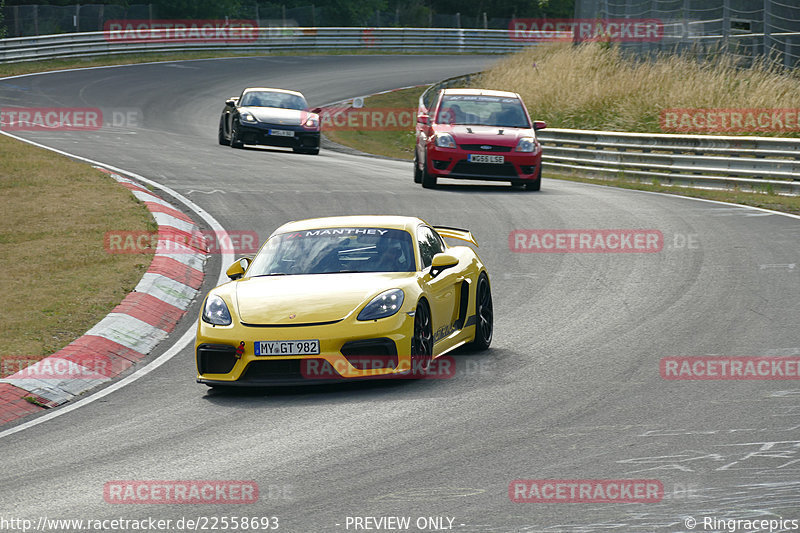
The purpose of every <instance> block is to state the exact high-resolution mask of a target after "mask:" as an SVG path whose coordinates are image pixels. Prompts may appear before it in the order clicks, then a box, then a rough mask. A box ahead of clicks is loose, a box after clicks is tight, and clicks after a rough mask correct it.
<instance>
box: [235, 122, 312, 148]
mask: <svg viewBox="0 0 800 533" xmlns="http://www.w3.org/2000/svg"><path fill="white" fill-rule="evenodd" d="M270 130H283V131H293V132H294V135H293V136H291V137H284V136H279V135H271V134H270ZM319 139H320V132H319V130H317V131H314V130H309V129H307V128H304V127H302V126H286V125H284V124H268V123H265V122H256V123H247V122H241V123H239V140H240V141H241V142H243V143H244V144H260V145H265V146H280V147H284V148H309V149H313V148H319Z"/></svg>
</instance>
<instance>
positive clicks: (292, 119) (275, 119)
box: [239, 106, 309, 126]
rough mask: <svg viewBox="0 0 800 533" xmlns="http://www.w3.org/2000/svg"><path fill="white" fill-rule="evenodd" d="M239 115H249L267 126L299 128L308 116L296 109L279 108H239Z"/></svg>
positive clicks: (305, 112)
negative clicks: (281, 125)
mask: <svg viewBox="0 0 800 533" xmlns="http://www.w3.org/2000/svg"><path fill="white" fill-rule="evenodd" d="M239 112H240V113H251V114H252V115H253V116H254V117H256V120H258V121H259V122H266V123H269V124H283V125H285V126H299V125H300V124H301V123H302V120H303V119H307V118H308V116H309V112H308V111H299V110H297V109H283V108H280V107H255V106H253V107H248V106H245V107H240V108H239Z"/></svg>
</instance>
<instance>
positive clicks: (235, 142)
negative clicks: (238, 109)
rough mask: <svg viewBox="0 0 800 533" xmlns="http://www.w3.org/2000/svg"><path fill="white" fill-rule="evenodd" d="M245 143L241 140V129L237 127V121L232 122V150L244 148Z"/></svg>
mask: <svg viewBox="0 0 800 533" xmlns="http://www.w3.org/2000/svg"><path fill="white" fill-rule="evenodd" d="M243 146H244V143H243V142H242V141H240V140H239V128H238V127H237V126H236V119H233V120H232V121H231V148H242V147H243Z"/></svg>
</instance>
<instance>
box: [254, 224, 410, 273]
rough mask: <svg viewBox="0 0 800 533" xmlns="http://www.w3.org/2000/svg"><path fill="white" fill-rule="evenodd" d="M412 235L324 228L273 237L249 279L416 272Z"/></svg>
mask: <svg viewBox="0 0 800 533" xmlns="http://www.w3.org/2000/svg"><path fill="white" fill-rule="evenodd" d="M415 269H416V266H415V261H414V247H413V245H412V241H411V235H410V234H409V233H408V232H406V231H402V230H397V229H386V228H321V229H314V230H303V231H298V232H292V233H281V234H279V235H274V236H272V237H271V238H270V239H269V240H268V241H267V242H266V243H265V244H264V246H263V247H262V248H261V251H260V252H259V253H258V255H257V256H256V257H255V259H254V260H253V264H252V265H251V266H250V268H249V269H248V271H247V275H248V276H277V275H293V274H331V273H336V272H413V271H414V270H415Z"/></svg>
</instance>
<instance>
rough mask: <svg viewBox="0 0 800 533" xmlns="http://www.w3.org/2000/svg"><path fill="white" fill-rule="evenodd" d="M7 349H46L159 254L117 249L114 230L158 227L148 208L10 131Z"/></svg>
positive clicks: (69, 337)
mask: <svg viewBox="0 0 800 533" xmlns="http://www.w3.org/2000/svg"><path fill="white" fill-rule="evenodd" d="M0 211H2V213H3V215H2V217H0V295H2V298H3V300H2V306H0V313H1V315H0V321H2V324H3V330H2V334H3V335H2V336H3V343H4V348H3V350H2V353H0V356H3V357H7V356H20V355H23V356H46V355H49V354H51V353H53V352H55V351H57V350H59V349H60V348H62V347H64V346H66V345H67V344H69V343H70V342H72V341H73V340H74V339H75V338H77V337H79V336H81V335H82V334H83V333H85V332H86V331H87V330H88V329H89V328H91V327H92V326H93V325H94V324H95V323H97V322H98V321H99V320H100V319H101V318H102V317H104V316H105V315H106V314H107V313H108V312H109V311H111V310H112V309H113V308H114V307H115V306H116V305H117V304H119V302H121V301H122V299H123V298H124V297H125V295H126V294H127V293H128V292H130V291H131V290H132V289H133V288H134V287H135V286H136V284H137V283H138V282H139V280H140V279H141V277H142V274H143V273H144V272H145V271H146V270H147V268H148V266H149V264H150V261H151V260H152V256H151V255H139V254H135V255H123V254H109V253H107V252H106V251H105V249H104V246H103V236H104V234H105V233H106V232H107V231H109V230H147V231H152V230H154V229H156V226H155V222H154V221H153V219H152V217H151V216H150V214H149V212H148V211H147V209H146V208H145V206H144V205H143V204H141V203H139V202H138V201H137V200H136V199H135V198H134V197H133V196H132V195H131V194H130V192H129V191H128V190H127V189H125V188H123V187H121V186H120V185H118V184H117V183H116V182H115V181H114V180H113V179H111V178H110V177H109V176H107V175H106V174H104V173H102V172H100V171H99V170H96V169H93V168H91V167H89V166H87V165H86V164H83V163H78V162H75V161H72V160H70V159H68V158H66V157H63V156H60V155H57V154H53V153H51V152H48V151H47V150H43V149H40V148H35V147H32V146H29V145H27V144H24V143H22V142H19V141H16V140H14V139H10V138H8V137H6V136H2V135H0Z"/></svg>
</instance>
